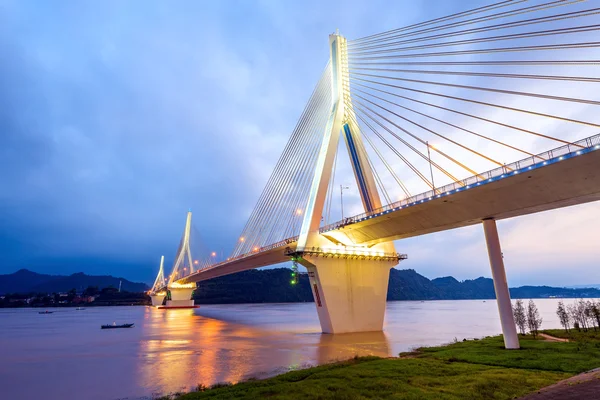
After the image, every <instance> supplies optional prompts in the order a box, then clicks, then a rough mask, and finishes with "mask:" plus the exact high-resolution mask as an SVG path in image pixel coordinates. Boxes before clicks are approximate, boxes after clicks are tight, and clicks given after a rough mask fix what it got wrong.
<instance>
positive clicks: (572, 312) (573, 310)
mask: <svg viewBox="0 0 600 400" xmlns="http://www.w3.org/2000/svg"><path fill="white" fill-rule="evenodd" d="M567 313H568V314H569V318H570V319H571V321H573V328H574V329H577V330H578V331H579V332H581V321H580V320H579V313H578V312H577V303H575V304H569V305H568V306H567Z"/></svg>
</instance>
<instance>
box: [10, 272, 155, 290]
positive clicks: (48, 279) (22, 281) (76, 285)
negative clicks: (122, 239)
mask: <svg viewBox="0 0 600 400" xmlns="http://www.w3.org/2000/svg"><path fill="white" fill-rule="evenodd" d="M119 281H121V290H123V291H127V292H143V291H145V290H147V289H148V286H147V285H146V284H145V283H138V282H131V281H128V280H127V279H124V278H115V277H113V276H108V275H104V276H94V275H86V274H84V273H82V272H79V273H76V274H73V275H68V276H64V275H45V274H38V273H37V272H32V271H29V270H27V269H21V270H19V271H17V272H15V273H12V274H7V275H0V294H2V293H54V292H67V291H69V290H71V289H76V290H84V289H86V288H87V287H88V286H97V287H98V289H103V288H105V287H109V286H112V287H115V288H118V287H119Z"/></svg>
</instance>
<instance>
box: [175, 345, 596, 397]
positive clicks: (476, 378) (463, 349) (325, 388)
mask: <svg viewBox="0 0 600 400" xmlns="http://www.w3.org/2000/svg"><path fill="white" fill-rule="evenodd" d="M572 340H573V341H571V342H568V343H559V342H547V341H543V340H539V339H537V340H536V339H533V338H532V337H530V336H527V337H522V338H521V349H520V350H505V349H504V344H503V341H502V338H501V337H491V338H486V339H482V340H473V341H467V342H459V343H454V344H451V345H448V346H440V347H427V348H421V349H419V350H418V351H416V352H412V353H405V354H401V355H400V357H399V358H389V359H382V358H377V357H362V358H356V359H353V360H349V361H345V362H340V363H335V364H329V365H323V366H319V367H314V368H309V369H305V370H300V371H294V372H289V373H286V374H283V375H279V376H276V377H273V378H270V379H265V380H253V381H247V382H242V383H238V384H235V385H221V387H215V388H213V389H208V390H204V391H198V392H193V393H189V394H186V395H183V396H181V397H179V398H178V400H195V399H257V398H265V397H269V398H275V399H299V398H313V399H379V398H385V399H512V398H515V397H519V396H522V395H525V394H527V393H530V392H532V391H535V390H537V389H539V388H541V387H544V386H548V385H550V384H552V383H555V382H557V381H559V380H562V379H565V378H567V377H569V376H572V375H574V374H577V373H580V372H584V371H588V370H590V369H593V368H596V367H600V338H598V337H597V336H595V335H592V334H590V335H580V336H578V337H577V338H572ZM216 386H219V385H216ZM199 389H200V390H203V389H204V388H202V387H200V388H199Z"/></svg>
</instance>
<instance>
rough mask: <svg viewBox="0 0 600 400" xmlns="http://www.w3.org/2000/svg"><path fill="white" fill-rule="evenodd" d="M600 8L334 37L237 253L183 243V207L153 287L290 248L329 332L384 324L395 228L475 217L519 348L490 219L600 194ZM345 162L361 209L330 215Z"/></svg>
mask: <svg viewBox="0 0 600 400" xmlns="http://www.w3.org/2000/svg"><path fill="white" fill-rule="evenodd" d="M599 13H600V2H599V1H598V0H593V1H580V0H555V1H527V0H509V1H500V2H497V3H493V4H488V5H485V6H481V7H478V8H475V9H471V10H467V11H463V12H459V13H455V14H452V15H449V16H445V17H440V18H435V19H432V20H429V21H425V22H421V23H417V24H413V25H409V26H406V27H403V28H399V29H394V30H390V31H386V32H382V33H378V34H374V35H370V36H366V37H363V38H359V39H355V40H347V39H346V38H345V37H344V36H342V35H340V34H339V33H335V34H332V35H330V37H329V52H330V58H329V61H328V62H327V64H326V66H325V69H324V70H323V73H322V75H321V77H320V79H319V81H318V82H317V84H316V87H315V89H314V91H313V93H312V95H311V96H310V99H309V100H308V103H307V105H306V107H305V108H304V111H303V113H302V115H301V116H300V118H299V120H298V123H297V125H296V127H295V128H294V130H293V132H292V134H291V137H290V139H289V141H288V143H287V145H286V147H285V148H284V150H283V153H282V155H281V157H280V159H279V161H278V162H277V164H276V165H275V168H274V171H273V173H272V174H271V177H270V178H269V180H268V181H267V183H266V186H265V188H264V190H263V192H262V194H261V195H260V197H259V199H258V202H257V204H256V206H255V208H254V210H253V211H252V213H251V214H250V216H249V219H248V221H247V223H246V226H245V227H244V229H243V231H242V233H241V234H240V236H239V237H238V238H237V242H236V245H235V248H234V250H233V252H232V254H231V255H230V256H229V257H228V258H227V259H225V260H222V261H220V262H215V261H214V260H215V258H214V256H213V254H210V255H209V253H208V252H204V251H196V250H195V248H194V247H193V246H190V242H191V233H190V232H191V213H188V218H187V221H186V229H185V230H184V235H183V237H182V240H181V243H180V247H179V251H178V253H177V256H176V260H175V263H174V265H173V269H172V272H171V274H170V275H169V276H168V277H162V278H160V279H159V278H157V282H159V283H158V284H157V283H155V285H154V286H155V287H154V288H153V293H155V294H157V295H158V294H159V293H162V292H164V293H165V295H166V289H168V290H169V293H170V296H171V298H170V300H169V301H170V302H171V304H172V305H173V306H177V305H186V304H188V303H189V302H190V301H189V299H190V295H191V292H192V290H193V289H194V288H195V284H196V282H200V281H203V280H207V279H211V278H215V277H219V276H223V275H227V274H231V273H235V272H239V271H243V270H247V269H252V268H258V267H263V266H268V265H273V264H277V263H281V262H286V261H292V262H294V263H299V264H301V265H303V266H305V267H306V268H307V270H308V274H309V278H310V284H311V287H312V290H313V295H314V298H315V303H316V308H317V311H318V314H319V320H320V322H321V327H322V329H323V331H324V332H328V333H338V332H353V331H372V330H381V329H382V326H383V318H384V310H385V300H386V293H387V284H388V277H389V269H390V268H392V267H393V266H394V265H397V264H398V262H399V261H400V260H402V259H404V258H406V256H405V255H403V254H400V253H398V252H397V251H396V249H395V245H394V242H393V241H394V240H397V239H402V238H407V237H412V236H418V235H423V234H427V233H431V232H438V231H443V230H448V229H453V228H457V227H462V226H468V225H473V224H478V223H482V225H483V228H484V232H485V236H486V242H487V248H488V253H489V258H490V264H491V269H492V276H493V278H494V286H495V290H496V296H497V299H498V307H499V313H500V319H501V323H502V329H503V333H504V338H505V344H506V346H507V347H508V348H517V347H519V343H518V337H517V334H516V329H515V326H514V321H513V317H512V309H511V304H510V296H509V292H508V285H507V283H506V276H505V271H504V263H503V258H502V253H501V248H500V241H499V238H498V232H497V229H496V222H495V221H496V220H499V219H505V218H512V217H517V216H520V215H525V214H530V213H535V212H539V211H546V210H551V209H556V208H561V207H567V206H571V205H576V204H582V203H586V202H591V201H596V200H599V199H600V151H598V150H600V135H599V133H600V129H598V128H600V113H599V112H598V105H600V101H599V98H598V93H600V91H599V90H598V89H599V88H600V86H599V85H598V83H600V77H598V74H597V71H598V65H599V64H600V51H599V50H598V48H599V47H600V42H597V41H594V38H595V37H596V36H597V32H598V31H599V30H600V24H598V23H597V22H598V19H597V18H598V14H599ZM340 136H341V137H342V138H343V139H342V140H340ZM341 141H343V142H344V144H345V146H340V145H339V143H340V142H341ZM341 147H345V149H343V148H341ZM343 153H347V154H348V157H346V156H345V155H344V154H343ZM342 159H346V160H347V161H346V162H348V163H349V165H350V167H351V169H352V173H353V175H354V179H355V182H356V187H357V188H358V191H359V194H360V201H361V205H362V209H363V210H364V212H362V213H360V214H358V215H352V216H349V217H344V216H343V205H342V207H341V208H342V215H341V218H340V219H338V220H335V219H334V218H333V211H332V210H333V209H334V208H335V206H332V203H333V198H334V196H335V194H336V193H338V192H337V186H336V185H335V182H336V181H335V177H336V172H337V173H340V172H339V171H338V165H340V164H341V163H342V162H343V160H342ZM506 160H507V161H509V162H508V163H506V162H505V161H506ZM343 189H344V188H343V187H340V196H341V195H342V193H341V192H342V191H343ZM400 244H401V242H400ZM161 283H162V284H161ZM161 296H162V294H161ZM159 297H160V296H159ZM159 297H157V298H156V299H157V301H159V300H160V302H162V297H160V298H159ZM192 304H193V302H192Z"/></svg>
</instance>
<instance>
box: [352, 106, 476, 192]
mask: <svg viewBox="0 0 600 400" xmlns="http://www.w3.org/2000/svg"><path fill="white" fill-rule="evenodd" d="M355 104H356V105H358V109H357V110H358V111H360V112H361V113H362V114H363V115H365V116H367V117H368V118H369V119H371V120H372V121H373V122H375V123H376V124H377V125H379V126H381V127H382V128H383V129H385V130H386V131H387V132H388V133H390V134H391V135H392V136H394V137H395V138H396V139H398V140H399V141H400V142H402V143H403V144H404V145H405V146H406V147H408V148H409V149H411V150H412V151H414V152H415V153H416V154H417V155H419V156H420V157H421V158H423V159H424V160H425V161H427V162H431V164H432V165H433V166H435V167H436V168H437V169H438V170H439V171H441V172H442V173H443V174H444V175H446V176H447V177H448V178H450V179H452V181H453V182H456V183H460V180H459V179H458V178H456V177H455V176H454V175H452V174H451V173H450V172H448V171H446V170H445V169H444V168H443V167H441V166H440V165H438V164H437V163H435V162H433V161H431V160H430V158H429V157H427V156H426V155H425V154H423V153H422V152H421V151H419V150H418V149H416V148H415V147H414V146H412V145H411V144H410V143H408V142H407V141H406V140H404V139H402V138H401V137H400V136H398V135H397V134H396V133H395V132H394V131H392V130H391V129H390V128H388V127H387V126H385V125H384V124H382V123H381V122H380V121H379V120H378V119H377V118H375V117H373V114H375V115H377V116H378V117H379V118H381V119H383V120H385V121H387V122H388V123H389V124H391V125H393V126H394V127H396V128H398V129H400V130H401V131H402V132H404V133H406V134H408V135H409V136H411V137H413V138H415V139H416V140H418V141H419V142H421V143H423V144H426V142H425V141H424V140H422V139H421V138H418V137H417V136H416V135H413V134H412V133H410V132H409V131H408V130H406V129H404V128H402V127H401V126H399V125H397V124H395V123H393V122H392V121H390V120H389V119H387V118H385V117H384V116H382V115H381V114H379V113H378V112H377V111H374V110H372V109H371V108H369V107H368V106H363V105H362V104H361V103H360V102H358V101H357V102H356V103H355ZM363 107H364V108H366V109H367V110H369V111H370V112H371V113H373V114H370V113H369V112H367V111H365V110H364V109H363ZM434 150H435V151H437V152H438V153H439V154H441V155H442V156H444V157H445V158H447V159H449V160H450V161H453V162H454V163H455V164H457V165H459V166H461V167H463V168H464V169H466V170H467V171H469V172H471V173H472V174H474V175H478V174H477V172H474V171H473V170H472V169H470V168H468V167H466V166H464V165H463V164H462V163H460V162H459V161H457V160H455V159H454V158H452V157H451V156H449V155H448V154H446V153H444V152H443V151H441V150H440V149H435V148H434ZM432 188H433V186H432Z"/></svg>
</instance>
